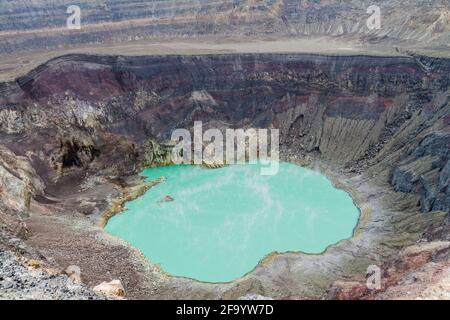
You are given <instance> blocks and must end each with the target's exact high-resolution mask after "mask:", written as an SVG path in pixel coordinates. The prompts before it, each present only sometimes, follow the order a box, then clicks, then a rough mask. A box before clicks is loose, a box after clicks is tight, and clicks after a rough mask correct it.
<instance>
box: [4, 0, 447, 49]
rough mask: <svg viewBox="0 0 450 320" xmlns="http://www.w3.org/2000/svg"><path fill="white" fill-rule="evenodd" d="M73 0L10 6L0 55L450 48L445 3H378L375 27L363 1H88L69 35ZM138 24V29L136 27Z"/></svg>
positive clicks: (7, 5) (83, 0)
mask: <svg viewBox="0 0 450 320" xmlns="http://www.w3.org/2000/svg"><path fill="white" fill-rule="evenodd" d="M72 4H73V2H72V1H70V0H56V1H52V2H48V1H32V2H30V1H3V2H2V3H1V4H0V26H1V28H0V30H1V31H2V32H1V33H0V39H1V42H0V52H1V53H7V52H9V53H11V52H19V51H22V50H30V49H38V48H51V47H57V46H77V45H80V44H92V43H103V42H110V41H114V42H116V43H117V42H128V41H134V40H150V39H171V38H179V39H186V38H188V39H189V38H190V39H196V38H204V37H208V36H214V37H215V38H216V39H217V38H224V37H234V38H253V39H254V38H255V37H256V38H270V37H272V38H273V37H283V36H290V37H292V36H294V37H303V36H312V35H313V36H324V35H325V36H332V37H341V38H342V40H343V41H348V40H349V39H355V40H357V41H358V42H361V43H385V44H392V43H396V45H397V46H403V45H405V43H410V44H414V45H415V46H417V45H418V44H423V45H424V46H425V47H430V48H431V47H432V48H435V49H436V48H437V49H439V48H441V49H442V48H444V49H443V50H445V48H447V50H448V43H449V42H450V41H449V40H450V38H449V35H450V29H449V25H450V24H449V21H450V20H449V19H450V15H449V12H450V11H449V10H450V7H449V4H448V1H446V0H433V1H430V0H408V1H392V0H382V1H377V2H376V5H378V6H379V7H380V9H381V18H382V20H381V21H382V25H381V26H382V27H381V28H380V29H372V30H370V29H369V28H368V27H367V25H366V22H367V19H368V18H369V17H370V15H371V13H367V8H369V6H371V5H373V4H374V3H372V2H371V1H366V0H358V1H354V0H353V1H350V0H348V1H347V0H345V1H342V0H331V1H317V0H305V1H298V0H225V1H211V0H194V1H189V0H160V1H144V0H133V1H118V0H95V1H87V0H81V1H78V2H77V3H76V4H77V5H79V6H80V8H81V10H82V29H81V30H68V29H67V28H66V20H67V18H68V17H69V14H67V13H66V9H67V8H68V7H69V6H70V5H72ZM129 22H132V24H129Z"/></svg>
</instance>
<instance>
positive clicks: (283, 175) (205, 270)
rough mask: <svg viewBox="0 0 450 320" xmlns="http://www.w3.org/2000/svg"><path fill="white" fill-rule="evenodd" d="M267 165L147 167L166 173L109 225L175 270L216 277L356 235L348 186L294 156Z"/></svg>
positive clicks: (152, 173) (150, 172) (152, 175)
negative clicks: (272, 171) (265, 171)
mask: <svg viewBox="0 0 450 320" xmlns="http://www.w3.org/2000/svg"><path fill="white" fill-rule="evenodd" d="M260 166H261V165H260V164H258V165H253V164H243V165H233V166H228V167H224V168H220V169H204V168H201V167H198V166H187V165H179V166H169V167H160V168H154V169H146V170H144V171H143V172H142V175H144V176H146V177H148V179H147V181H150V180H154V179H156V178H159V177H161V176H164V177H166V181H165V182H163V183H160V184H158V185H156V186H155V187H153V188H152V189H150V190H149V191H147V192H146V193H145V194H144V195H143V196H142V197H140V198H138V199H136V200H134V201H131V202H129V203H128V204H127V206H126V207H127V209H128V210H127V211H126V212H124V213H123V214H119V215H116V216H114V217H113V218H111V219H110V220H109V222H108V224H107V226H106V230H107V231H108V232H110V233H111V234H114V235H116V236H119V237H120V238H122V239H125V240H127V241H128V242H129V243H131V244H132V245H133V246H135V247H136V248H138V249H140V250H141V251H142V252H143V253H144V255H145V256H146V257H147V258H148V259H149V260H150V261H152V262H153V263H159V264H160V265H161V267H162V268H163V269H164V270H165V271H167V272H168V273H170V274H172V275H175V276H184V277H189V278H194V279H197V280H201V281H210V282H225V281H231V280H234V279H237V278H239V277H241V276H243V275H244V274H245V273H247V272H249V271H251V270H252V269H253V268H254V267H255V266H256V265H257V264H258V262H259V261H260V260H261V259H262V258H263V257H264V256H265V255H267V254H269V253H271V252H274V251H277V252H287V251H302V252H306V253H320V252H322V251H323V250H325V249H326V247H327V246H329V245H330V244H333V243H336V242H338V241H339V240H342V239H345V238H348V237H350V236H351V235H352V232H353V229H354V227H355V225H356V223H357V220H358V216H359V211H358V209H357V207H356V206H355V205H354V203H353V201H352V199H351V197H350V196H349V195H348V194H347V193H346V192H345V191H343V190H340V189H336V188H334V187H333V186H332V184H331V182H330V181H329V180H327V178H325V176H323V175H322V174H320V173H318V172H315V171H311V170H309V169H306V168H303V167H300V166H297V165H294V164H290V163H284V162H281V163H280V167H279V171H278V173H277V174H276V175H273V176H262V175H260Z"/></svg>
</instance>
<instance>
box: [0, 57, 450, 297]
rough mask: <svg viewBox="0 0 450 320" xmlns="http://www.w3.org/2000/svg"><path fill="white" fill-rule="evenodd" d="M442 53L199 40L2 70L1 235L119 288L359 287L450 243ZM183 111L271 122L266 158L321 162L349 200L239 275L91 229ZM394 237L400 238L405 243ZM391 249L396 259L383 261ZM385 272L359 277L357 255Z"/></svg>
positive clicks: (135, 192)
mask: <svg viewBox="0 0 450 320" xmlns="http://www.w3.org/2000/svg"><path fill="white" fill-rule="evenodd" d="M449 74H450V60H449V59H445V58H431V57H426V56H420V55H414V56H407V55H405V56H400V55H398V56H370V55H348V56H343V55H321V54H281V53H280V54H269V53H265V54H211V55H185V56H180V55H167V56H133V57H131V56H104V55H87V54H86V55H85V54H70V55H65V56H61V57H57V58H54V59H52V60H50V61H48V62H46V63H45V64H42V65H40V66H39V67H37V68H36V69H34V70H32V71H30V72H29V73H27V74H26V75H24V76H22V77H19V78H17V79H16V80H14V81H10V82H3V83H0V132H1V134H0V145H1V149H0V159H1V161H0V181H1V182H2V183H1V186H2V189H1V190H0V192H1V194H2V199H1V201H0V208H1V210H0V218H1V221H2V223H1V224H0V226H1V232H2V233H1V237H2V242H1V243H2V246H4V247H7V248H8V249H9V250H14V251H16V252H20V253H21V254H22V255H25V256H28V257H34V258H38V259H40V260H42V261H44V262H45V264H47V265H48V266H53V267H60V268H63V269H64V268H66V267H67V266H69V265H77V266H79V267H80V269H81V271H82V273H81V277H82V281H83V282H84V283H85V284H86V285H88V286H95V285H97V284H98V283H100V282H102V281H110V280H113V279H120V280H121V282H122V283H123V285H124V287H125V291H126V296H127V297H128V298H153V299H161V298H192V299H201V298H205V299H215V298H222V299H224V298H229V299H230V298H231V299H236V298H240V297H242V296H246V295H249V294H255V295H261V296H265V297H271V298H348V297H352V298H353V297H354V298H365V297H367V298H369V297H374V295H380V296H382V295H383V294H385V295H386V294H388V293H387V292H388V290H389V288H391V287H395V286H397V285H398V284H399V278H400V277H401V276H403V275H404V274H408V273H409V272H412V271H414V270H416V269H417V268H419V267H422V266H424V265H427V264H428V263H435V264H436V263H440V262H442V261H447V262H448V259H447V257H448V254H449V252H450V245H449V244H448V241H449V240H450V230H449V227H448V226H449V212H450V186H449V183H450V106H449V101H448V100H449V99H448V98H449V88H450V76H449ZM194 121H202V122H203V123H204V125H205V126H209V127H219V128H250V127H252V128H277V129H279V130H280V156H281V159H282V160H284V161H289V162H292V163H297V164H300V165H302V166H306V167H310V168H313V169H315V170H319V171H321V172H322V173H324V174H325V175H326V176H327V177H329V179H330V180H331V181H333V183H334V184H335V185H336V186H338V187H340V188H342V189H345V190H346V191H348V192H349V193H350V194H351V195H352V197H353V199H354V201H355V202H356V203H357V204H358V207H359V208H360V211H361V216H360V219H359V223H358V225H357V227H356V229H355V231H354V235H353V237H352V238H350V239H347V240H343V241H340V242H339V243H337V244H335V245H332V246H330V247H329V248H328V249H327V250H326V251H325V252H324V253H321V254H303V253H284V254H277V253H274V254H271V255H269V256H267V257H265V258H264V259H263V260H262V261H261V262H260V263H259V264H258V266H257V267H256V268H255V269H254V270H253V271H252V272H250V273H248V274H247V275H245V276H244V277H242V278H240V279H238V280H235V281H232V282H229V283H204V282H199V281H195V280H191V279H186V278H178V277H171V276H169V275H167V274H166V273H165V272H164V271H163V270H162V269H161V268H159V267H158V266H157V265H155V264H153V263H152V262H151V261H148V260H146V259H145V258H144V257H143V256H142V254H141V253H140V252H138V251H137V250H136V249H134V248H132V247H131V246H130V245H128V244H127V243H125V242H124V241H122V240H120V239H117V238H115V237H113V236H111V235H109V234H108V233H106V232H105V231H104V230H103V226H104V225H105V223H106V221H107V219H108V218H109V217H111V216H112V215H114V214H117V213H119V212H121V211H122V210H123V207H124V203H125V202H126V201H129V200H131V199H135V198H136V197H138V196H140V195H142V194H143V193H144V192H145V191H146V190H148V189H149V188H151V187H152V186H153V185H154V184H155V183H158V182H159V181H154V182H144V181H143V178H142V177H140V176H138V173H139V172H140V171H141V170H142V169H143V168H146V167H155V166H162V165H168V164H171V163H172V161H171V148H172V146H173V144H171V143H170V136H171V132H172V131H173V130H174V129H176V128H191V127H192V125H193V123H194ZM405 248H406V249H405ZM396 259H397V260H396ZM374 264H375V265H379V266H381V268H382V270H383V273H384V276H385V279H387V280H386V283H385V284H384V286H383V288H381V289H379V290H378V291H376V292H371V291H368V289H367V288H366V287H365V278H364V275H365V273H366V271H367V268H368V266H369V265H374Z"/></svg>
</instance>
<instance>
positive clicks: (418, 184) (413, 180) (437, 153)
mask: <svg viewBox="0 0 450 320" xmlns="http://www.w3.org/2000/svg"><path fill="white" fill-rule="evenodd" d="M449 146H450V134H449V133H447V134H431V135H429V136H427V137H426V138H425V139H424V140H422V141H421V142H420V144H419V145H418V146H417V147H416V148H415V149H413V150H412V151H411V152H410V154H409V156H408V157H407V158H406V159H405V160H403V161H402V162H401V163H400V164H399V166H398V167H396V168H395V169H394V172H393V177H392V184H393V185H394V188H395V189H396V190H398V191H402V192H420V193H421V194H422V198H421V204H422V209H423V211H431V210H443V211H448V212H450V193H449V184H448V182H449V159H450V157H449V156H450V148H449Z"/></svg>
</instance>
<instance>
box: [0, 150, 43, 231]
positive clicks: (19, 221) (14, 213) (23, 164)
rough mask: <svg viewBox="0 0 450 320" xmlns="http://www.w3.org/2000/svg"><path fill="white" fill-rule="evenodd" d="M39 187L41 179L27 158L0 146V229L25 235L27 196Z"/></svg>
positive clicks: (36, 191)
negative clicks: (24, 219) (24, 220)
mask: <svg viewBox="0 0 450 320" xmlns="http://www.w3.org/2000/svg"><path fill="white" fill-rule="evenodd" d="M43 191H44V183H43V181H42V180H41V179H40V177H39V176H38V175H37V174H36V172H35V170H34V168H33V167H32V166H31V164H30V162H29V161H28V159H27V158H26V157H18V156H17V155H15V154H14V153H13V152H11V151H10V150H9V149H8V148H6V147H4V146H0V230H5V231H9V232H11V233H14V234H16V235H21V236H26V233H27V229H26V226H25V224H24V223H23V218H24V217H26V216H27V215H28V210H29V206H30V200H31V197H33V196H36V195H39V194H42V193H43Z"/></svg>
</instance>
